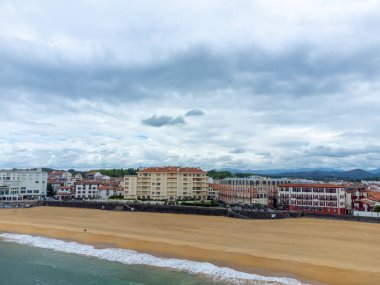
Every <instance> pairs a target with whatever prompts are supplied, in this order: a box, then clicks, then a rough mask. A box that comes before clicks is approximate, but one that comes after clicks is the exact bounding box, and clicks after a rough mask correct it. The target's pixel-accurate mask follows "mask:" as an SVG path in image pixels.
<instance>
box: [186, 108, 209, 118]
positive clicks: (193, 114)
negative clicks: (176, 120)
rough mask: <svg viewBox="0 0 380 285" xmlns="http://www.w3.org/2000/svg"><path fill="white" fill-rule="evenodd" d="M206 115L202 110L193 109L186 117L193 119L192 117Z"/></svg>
mask: <svg viewBox="0 0 380 285" xmlns="http://www.w3.org/2000/svg"><path fill="white" fill-rule="evenodd" d="M204 114H205V113H204V112H203V111H202V110H198V109H193V110H190V111H188V112H187V113H186V117H191V116H203V115H204Z"/></svg>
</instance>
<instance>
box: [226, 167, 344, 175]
mask: <svg viewBox="0 0 380 285" xmlns="http://www.w3.org/2000/svg"><path fill="white" fill-rule="evenodd" d="M220 171H229V172H231V173H232V174H236V173H252V174H257V175H265V174H267V175H273V174H278V173H298V172H311V171H328V172H332V171H335V172H344V170H341V169H336V168H295V169H237V168H222V169H220Z"/></svg>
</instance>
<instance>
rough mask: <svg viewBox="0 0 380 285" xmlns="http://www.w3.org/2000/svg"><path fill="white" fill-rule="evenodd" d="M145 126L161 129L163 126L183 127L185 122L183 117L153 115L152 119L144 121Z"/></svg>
mask: <svg viewBox="0 0 380 285" xmlns="http://www.w3.org/2000/svg"><path fill="white" fill-rule="evenodd" d="M142 123H143V124H144V125H147V126H151V127H155V128H160V127H162V126H173V125H183V124H185V120H184V119H183V118H182V117H181V116H178V117H172V116H156V115H152V116H151V117H150V118H148V119H145V120H143V121H142Z"/></svg>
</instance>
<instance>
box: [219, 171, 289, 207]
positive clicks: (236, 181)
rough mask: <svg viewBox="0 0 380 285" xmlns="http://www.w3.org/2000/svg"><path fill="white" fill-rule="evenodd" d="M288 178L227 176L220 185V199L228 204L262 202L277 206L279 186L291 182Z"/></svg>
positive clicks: (261, 203)
mask: <svg viewBox="0 0 380 285" xmlns="http://www.w3.org/2000/svg"><path fill="white" fill-rule="evenodd" d="M291 182H292V180H291V179H288V178H268V177H262V176H249V177H245V178H225V179H222V180H221V181H220V184H219V185H214V187H216V189H217V191H218V195H219V198H218V199H219V200H220V201H223V202H225V203H227V204H247V205H253V204H260V205H265V206H269V207H272V208H274V207H276V203H277V190H278V186H279V185H282V184H287V183H291Z"/></svg>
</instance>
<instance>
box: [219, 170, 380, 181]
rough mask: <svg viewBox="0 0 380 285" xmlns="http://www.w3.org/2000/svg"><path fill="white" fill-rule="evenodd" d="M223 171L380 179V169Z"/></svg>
mask: <svg viewBox="0 0 380 285" xmlns="http://www.w3.org/2000/svg"><path fill="white" fill-rule="evenodd" d="M221 170H223V171H230V172H231V173H233V174H236V173H252V174H257V175H266V176H272V177H290V178H303V179H314V180H335V179H348V180H356V179H374V178H380V168H377V169H373V170H370V171H368V170H363V169H352V170H348V171H345V170H341V169H336V168H297V169H266V170H253V169H245V170H243V169H235V168H223V169H221Z"/></svg>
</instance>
